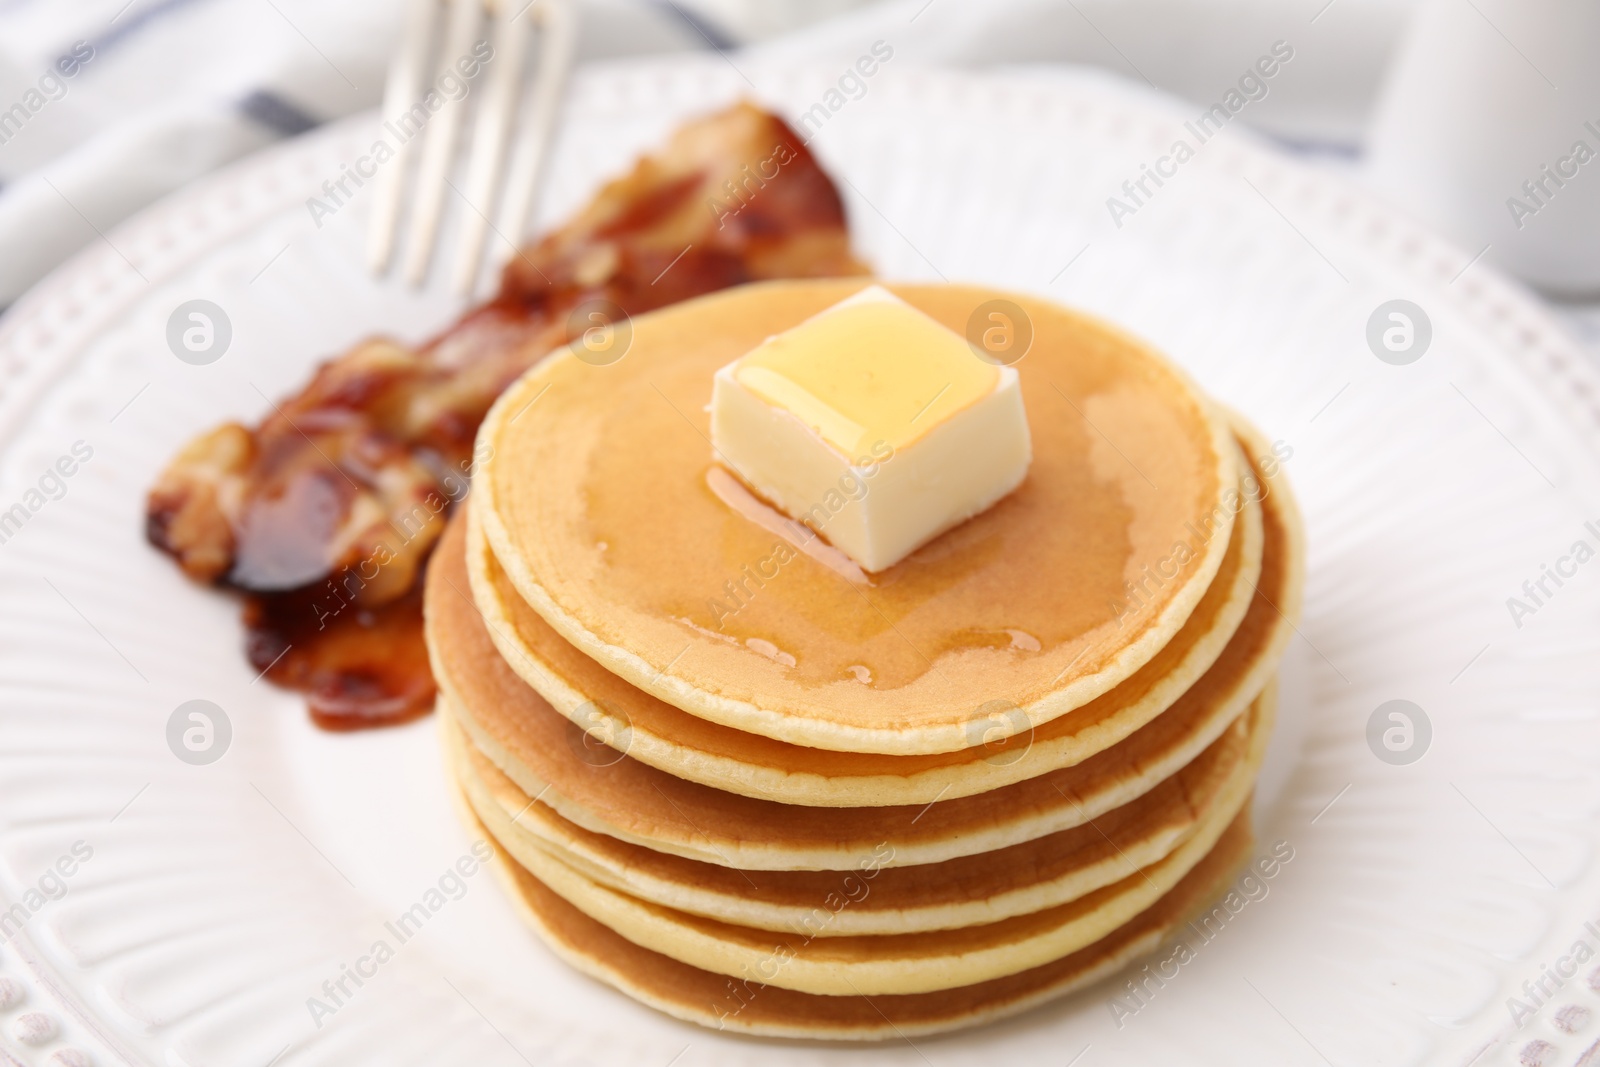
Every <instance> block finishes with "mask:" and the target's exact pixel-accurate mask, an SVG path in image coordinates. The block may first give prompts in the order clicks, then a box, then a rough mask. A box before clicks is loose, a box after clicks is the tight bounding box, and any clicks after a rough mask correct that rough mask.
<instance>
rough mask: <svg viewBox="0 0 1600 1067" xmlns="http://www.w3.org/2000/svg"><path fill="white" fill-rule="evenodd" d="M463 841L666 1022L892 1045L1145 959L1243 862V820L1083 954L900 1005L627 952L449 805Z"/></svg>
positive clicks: (550, 933) (555, 944)
mask: <svg viewBox="0 0 1600 1067" xmlns="http://www.w3.org/2000/svg"><path fill="white" fill-rule="evenodd" d="M458 808H459V809H460V810H461V813H462V818H463V820H464V821H465V822H466V824H467V828H468V831H469V832H470V833H473V834H475V835H478V836H481V837H483V838H485V839H487V840H488V841H489V842H490V844H491V846H492V847H494V848H495V850H496V858H497V862H496V863H495V865H494V868H495V871H496V873H497V874H498V875H499V876H500V879H501V882H502V884H503V885H504V886H505V887H506V890H507V893H508V895H509V896H510V897H511V899H512V901H513V902H514V903H515V904H516V905H517V907H518V910H519V911H520V912H521V914H522V916H523V919H524V920H525V921H526V922H527V923H528V925H529V926H530V927H532V928H533V930H534V931H535V932H536V933H537V934H538V935H539V936H540V938H541V939H543V941H544V942H545V944H546V945H547V946H548V947H549V948H550V950H551V951H552V952H554V953H555V954H556V955H557V956H558V957H560V958H561V959H563V960H565V961H566V962H567V963H568V964H569V965H571V966H572V967H573V968H574V969H576V970H578V971H581V972H582V973H584V974H587V975H589V976H590V977H592V978H594V979H596V980H598V981H600V982H603V983H605V984H606V985H609V986H611V987H612V988H614V989H617V990H619V991H621V992H623V993H625V994H627V995H628V996H630V997H632V998H633V999H635V1000H637V1001H639V1002H641V1003H643V1004H646V1005H649V1006H650V1007H652V1008H655V1009H656V1010H657V1011H660V1012H662V1013H664V1014H666V1015H670V1016H673V1017H675V1018H678V1019H682V1020H684V1021H686V1022H692V1023H698V1024H699V1025H701V1026H706V1027H709V1028H711V1029H715V1030H722V1031H726V1032H730V1033H742V1034H748V1035H752V1036H762V1037H778V1038H809V1039H813V1040H841V1041H879V1040H886V1039H894V1040H903V1039H907V1038H912V1037H921V1036H923V1035H926V1034H935V1033H941V1032H944V1031H949V1030H955V1029H961V1028H966V1027H971V1026H978V1025H981V1024H984V1023H988V1022H993V1021H996V1020H998V1019H1002V1018H1005V1017H1007V1016H1010V1015H1016V1014H1018V1013H1020V1012H1023V1011H1026V1010H1027V1009H1029V1008H1031V1007H1034V1006H1036V1005H1038V1004H1041V1003H1043V1002H1045V1001H1047V1000H1050V999H1052V998H1055V997H1060V996H1065V995H1067V994H1068V993H1071V992H1073V991H1075V990H1079V989H1082V988H1085V987H1086V986H1089V985H1092V984H1094V983H1095V982H1098V981H1100V980H1102V979H1104V978H1106V977H1108V976H1110V975H1112V974H1115V973H1117V972H1118V971H1120V970H1121V969H1122V968H1123V967H1125V966H1127V965H1128V964H1129V963H1130V962H1132V961H1133V960H1136V959H1138V958H1139V957H1141V956H1144V955H1147V954H1149V953H1151V952H1153V951H1155V949H1156V948H1157V947H1158V946H1159V945H1160V944H1161V942H1162V941H1163V939H1165V938H1166V937H1168V936H1170V935H1171V934H1172V932H1173V931H1175V930H1177V929H1179V928H1180V927H1182V926H1183V924H1184V923H1186V922H1188V921H1189V920H1190V919H1191V917H1193V916H1197V915H1198V914H1200V913H1201V912H1202V911H1203V910H1204V909H1205V907H1206V906H1207V905H1208V904H1209V902H1210V901H1211V900H1212V899H1213V898H1215V897H1216V896H1218V895H1220V894H1221V893H1222V891H1223V890H1224V888H1225V887H1226V886H1227V885H1228V883H1229V882H1230V881H1231V880H1232V878H1233V875H1234V872H1235V871H1237V870H1238V868H1239V866H1240V865H1241V864H1243V863H1244V861H1245V859H1246V858H1247V856H1248V854H1249V849H1250V830H1249V823H1248V819H1247V818H1246V817H1245V815H1244V814H1242V813H1241V814H1240V816H1239V817H1238V818H1237V819H1235V821H1234V823H1233V825H1232V826H1230V827H1229V828H1228V831H1227V832H1226V833H1225V834H1224V835H1223V836H1222V839H1221V840H1220V841H1218V842H1217V845H1216V847H1215V848H1213V849H1212V850H1211V852H1210V854H1209V855H1207V856H1206V857H1205V859H1203V860H1201V862H1200V863H1198V864H1196V865H1195V867H1194V869H1193V870H1191V871H1190V872H1189V873H1188V875H1186V876H1185V877H1184V878H1183V880H1182V881H1180V882H1179V883H1178V884H1177V885H1176V886H1174V887H1173V888H1172V889H1171V890H1169V891H1168V892H1167V894H1166V895H1165V896H1163V897H1162V898H1161V899H1160V900H1159V901H1157V902H1156V903H1155V904H1153V905H1152V906H1150V907H1149V908H1146V909H1145V910H1144V911H1143V912H1141V913H1140V914H1139V915H1138V916H1137V917H1135V918H1134V919H1132V920H1130V921H1129V922H1127V923H1125V924H1124V925H1122V926H1121V927H1119V928H1117V929H1116V930H1114V931H1112V932H1111V933H1110V934H1108V935H1107V936H1106V937H1104V938H1102V939H1101V940H1099V941H1097V942H1095V943H1094V944H1092V945H1090V946H1088V947H1087V948H1083V949H1080V950H1078V951H1077V952H1074V953H1072V954H1071V955H1068V956H1065V957H1062V958H1061V959H1058V960H1054V961H1052V962H1050V963H1047V964H1044V965H1043V966H1040V967H1035V968H1033V969H1032V970H1028V971H1023V972H1020V973H1018V974H1013V975H1008V976H1007V977H1005V978H997V979H993V980H991V981H988V982H982V983H979V984H977V985H971V986H965V987H962V988H959V989H948V990H941V991H939V992H936V993H920V994H911V995H906V996H880V997H867V996H859V995H852V996H843V997H830V996H815V995H812V994H809V993H797V992H794V991H793V990H788V989H781V988H778V987H776V986H766V985H760V984H758V983H754V982H745V981H742V980H740V981H735V980H733V979H730V978H728V977H727V976H725V975H721V974H715V973H713V972H710V971H705V970H701V969H699V968H696V967H691V966H689V965H688V964H684V963H680V962H678V961H677V960H675V959H672V958H671V957H668V956H663V955H662V954H660V953H659V952H653V951H651V950H649V949H647V948H642V947H640V946H639V945H635V944H634V943H632V942H631V941H629V940H627V939H626V938H624V937H623V936H622V935H620V934H618V933H616V932H615V931H613V930H610V929H608V928H607V927H605V926H603V925H601V924H600V923H598V922H596V921H594V920H593V919H591V918H589V917H588V916H587V915H585V914H584V913H583V912H581V911H579V910H578V909H577V908H575V907H573V906H572V905H571V904H568V903H567V902H566V901H565V900H563V899H562V898H561V897H560V896H559V895H558V894H556V893H555V892H553V891H551V890H550V889H549V888H548V887H547V886H545V885H544V884H543V883H541V882H540V881H539V880H538V879H537V878H535V877H534V876H533V875H531V874H529V873H528V872H527V871H526V870H525V869H523V868H522V867H521V866H520V865H518V864H517V863H516V862H515V861H514V860H512V859H511V858H510V857H509V856H508V855H507V854H506V852H505V851H504V850H503V849H500V848H499V847H498V846H497V845H494V838H493V836H492V835H490V834H489V833H488V832H487V831H486V830H485V829H484V828H483V825H482V823H480V822H478V821H477V819H476V817H475V816H473V814H472V812H471V810H470V808H468V807H467V805H466V803H465V801H462V802H461V803H460V804H458Z"/></svg>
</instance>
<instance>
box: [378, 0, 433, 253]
mask: <svg viewBox="0 0 1600 1067" xmlns="http://www.w3.org/2000/svg"><path fill="white" fill-rule="evenodd" d="M439 3H440V0H411V3H410V5H409V9H408V10H407V12H406V21H405V36H404V38H403V39H402V41H401V43H400V50H399V51H398V52H396V53H395V57H394V61H393V62H392V63H390V64H389V77H388V82H387V84H386V85H385V86H384V90H383V121H384V124H385V126H391V125H393V124H394V123H396V122H398V121H399V120H400V117H401V116H402V115H404V114H405V113H406V112H407V111H408V110H409V109H410V107H411V105H412V104H413V103H414V102H415V101H416V100H417V98H418V97H419V96H420V95H421V90H422V84H423V71H425V70H426V69H427V67H428V62H429V60H430V59H431V58H432V57H431V55H430V52H431V51H432V49H431V47H430V46H431V45H432V44H433V32H434V31H433V27H434V22H435V21H436V16H437V15H438V13H439ZM409 147H410V142H409V141H402V142H400V144H399V145H397V146H396V147H395V155H394V158H393V159H391V160H390V161H389V164H388V165H387V166H386V167H384V168H383V169H382V170H380V171H379V172H378V176H377V182H376V184H377V188H375V189H374V190H373V191H372V214H371V215H370V216H368V218H367V268H368V269H369V270H371V271H372V272H373V273H374V274H382V273H383V272H384V271H386V270H388V269H389V259H390V257H391V256H392V255H393V254H394V238H395V227H396V226H397V225H398V223H399V220H400V197H401V194H402V193H403V192H404V191H405V176H406V161H407V156H408V153H407V149H408V148H409Z"/></svg>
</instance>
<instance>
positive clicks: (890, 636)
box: [470, 280, 1238, 755]
mask: <svg viewBox="0 0 1600 1067" xmlns="http://www.w3.org/2000/svg"><path fill="white" fill-rule="evenodd" d="M861 285H862V283H861V282H860V281H859V280H837V281H833V280H829V281H804V282H775V283H769V284H763V285H756V286H746V287H742V288H739V289H734V290H729V291H727V292H725V293H721V294H717V295H714V296H710V297H705V298H702V299H698V300H693V301H689V302H687V303H684V304H680V305H676V306H674V307H672V308H669V309H666V310H663V311H658V312H654V313H652V314H650V315H646V316H641V317H640V318H638V319H635V320H633V321H632V323H631V330H632V341H631V347H629V348H628V350H627V354H626V356H625V357H624V358H622V359H621V360H619V361H618V362H615V363H613V364H610V365H608V366H595V365H592V364H590V363H587V362H584V361H582V360H580V359H578V358H577V357H576V356H575V355H574V354H573V353H572V352H571V351H570V350H564V351H561V352H558V353H556V354H555V355H553V356H552V357H550V358H549V359H547V360H545V361H544V362H543V363H541V364H540V365H539V366H538V367H536V368H534V369H533V370H532V371H530V372H529V373H528V374H527V375H525V376H524V377H523V378H522V379H521V380H520V381H519V382H518V383H517V384H516V385H514V386H513V387H512V388H511V389H509V390H507V392H506V393H504V394H503V395H502V396H501V398H500V400H499V401H498V402H497V403H496V405H495V407H494V409H493V410H492V411H491V412H490V414H489V417H488V418H487V419H486V420H485V421H484V424H483V427H482V429H481V430H480V432H479V451H480V453H481V454H484V455H488V456H489V457H490V458H489V459H488V460H487V461H485V462H484V463H483V464H482V465H481V466H480V472H479V476H478V478H477V479H476V493H475V494H474V496H473V498H472V500H471V504H470V506H471V507H472V508H473V509H474V517H475V518H476V519H477V520H478V521H479V522H480V523H481V526H482V529H483V532H484V534H485V536H486V537H487V538H488V541H489V543H490V546H491V547H492V549H493V551H494V554H495V557H496V558H497V559H498V561H499V562H500V564H501V565H502V566H503V567H504V568H505V571H506V573H507V575H508V577H509V578H510V580H511V582H512V583H513V585H514V586H515V587H516V589H517V591H518V592H519V593H520V594H521V595H522V597H523V599H524V600H526V601H527V603H528V604H529V605H530V606H532V607H533V608H534V610H536V611H537V612H538V613H539V614H540V615H541V616H542V617H543V618H544V619H545V620H546V621H547V622H548V623H549V624H550V625H551V626H552V627H553V628H554V629H555V630H556V631H557V632H558V633H560V634H561V635H562V636H563V637H565V638H566V639H567V640H568V641H570V642H572V643H573V644H574V645H575V646H576V647H578V648H579V649H581V650H582V651H584V652H585V653H587V654H588V655H590V656H592V657H594V658H595V659H597V660H598V661H600V662H601V663H602V664H604V665H605V666H606V667H608V668H609V669H611V670H612V671H614V672H616V673H617V674H618V675H620V676H621V677H623V678H625V679H626V680H628V681H629V682H631V683H633V684H634V685H636V686H638V687H640V688H641V689H644V690H645V691H647V692H649V693H651V694H653V695H655V696H657V697H659V698H660V699H662V700H664V701H666V702H668V703H670V704H673V705H676V706H677V707H680V708H682V709H683V710H684V711H687V712H689V713H690V714H693V715H697V716H700V717H702V718H705V719H708V720H710V721H712V722H717V723H721V724H723V725H726V726H730V727H733V728H735V729H739V730H744V731H747V732H749V733H754V734H759V735H762V736H766V737H770V738H774V739H777V740H781V741H788V742H791V743H794V744H800V745H807V746H811V747H815V748H824V749H833V750H839V751H853V752H881V753H889V754H902V755H904V754H918V753H935V752H951V751H955V750H958V749H962V748H967V747H970V746H972V745H974V744H977V743H982V742H984V741H987V740H992V739H994V738H995V736H996V729H997V724H996V721H995V720H996V717H995V716H993V715H992V714H991V711H992V709H993V708H994V707H995V706H996V702H1003V704H1005V705H1008V706H1010V705H1014V706H1015V707H1017V708H1019V709H1020V710H1021V712H1022V714H1017V715H1010V716H1002V717H1000V718H1002V719H1004V720H1005V722H1003V723H1001V724H1000V725H999V729H1001V730H1002V731H1009V732H1016V731H1020V730H1026V729H1028V728H1029V727H1030V726H1036V725H1038V724H1041V723H1044V722H1047V721H1049V720H1051V719H1054V718H1056V717H1058V716H1060V715H1062V714H1065V713H1066V712H1069V711H1072V710H1073V709H1075V708H1077V707H1079V706H1081V705H1083V704H1084V703H1086V702H1088V701H1089V700H1092V699H1093V698H1095V697H1096V696H1098V695H1100V694H1101V693H1104V692H1105V691H1106V690H1108V689H1110V688H1111V687H1113V686H1114V685H1116V684H1117V683H1118V682H1120V681H1122V680H1123V679H1125V678H1127V677H1128V676H1129V675H1130V674H1132V673H1133V672H1134V671H1136V670H1137V669H1138V668H1139V667H1140V666H1142V665H1143V664H1144V663H1145V662H1147V661H1148V660H1149V659H1150V658H1151V657H1152V656H1154V655H1155V654H1156V652H1157V651H1159V650H1160V649H1161V648H1162V647H1163V646H1164V645H1165V644H1166V643H1167V641H1168V640H1170V638H1171V637H1172V636H1173V634H1175V633H1176V632H1177V631H1178V629H1179V628H1180V627H1182V625H1183V624H1184V622H1185V621H1186V620H1187V618H1188V616H1189V614H1190V612H1191V611H1192V610H1193V609H1194V607H1195V605H1196V604H1197V603H1198V602H1199V600H1200V598H1201V596H1202V595H1203V594H1204V593H1205V591H1206V589H1207V587H1208V586H1209V584H1210V582H1211V579H1212V577H1213V576H1214V575H1215V573H1216V571H1217V569H1218V567H1219V566H1220V565H1221V562H1222V558H1223V554H1224V551H1225V549H1226V547H1227V545H1228V543H1229V541H1230V534H1231V530H1232V523H1233V518H1234V514H1235V512H1236V511H1237V507H1235V506H1233V505H1234V504H1236V503H1237V502H1236V501H1230V500H1229V497H1230V495H1236V494H1237V493H1238V490H1237V488H1236V484H1235V483H1236V479H1237V469H1236V458H1235V456H1236V453H1235V451H1234V448H1233V445H1232V442H1231V440H1230V439H1229V436H1228V431H1227V428H1226V427H1225V425H1224V424H1223V422H1222V420H1221V419H1220V418H1218V417H1217V416H1216V415H1215V413H1214V412H1213V411H1212V410H1211V409H1210V408H1209V406H1208V405H1207V404H1206V402H1205V401H1204V400H1203V399H1202V398H1201V397H1200V396H1199V394H1198V393H1197V391H1196V390H1195V389H1194V388H1193V387H1192V385H1191V384H1190V383H1189V381H1188V380H1187V379H1186V378H1185V377H1184V376H1183V375H1182V373H1181V372H1179V371H1177V370H1176V369H1174V368H1173V367H1171V366H1170V365H1169V364H1168V363H1167V362H1166V361H1165V360H1163V359H1162V358H1161V357H1159V356H1158V355H1156V354H1154V353H1153V352H1151V351H1150V350H1149V349H1147V348H1145V347H1144V346H1142V345H1140V344H1138V343H1137V342H1135V341H1133V340H1131V339H1129V338H1127V337H1125V336H1123V335H1121V334H1120V333H1118V332H1116V331H1115V330H1113V329H1112V328H1110V327H1108V326H1106V325H1104V324H1101V323H1098V322H1096V321H1094V320H1091V319H1089V318H1086V317H1084V316H1082V315H1078V314H1076V313H1073V312H1070V311H1067V310H1066V309H1064V308H1060V307H1057V306H1055V305H1053V304H1050V303H1048V302H1046V301H1042V300H1038V299H1036V298H1031V297H1025V296H1021V295H1014V294H1002V293H997V292H995V291H991V290H986V289H978V288H972V287H963V286H893V287H892V288H893V289H894V291H895V292H896V293H897V294H898V295H899V296H901V297H902V298H903V299H905V300H907V301H908V302H910V303H911V304H913V305H914V306H916V307H918V308H920V309H921V310H923V311H924V312H926V313H928V314H929V315H932V316H933V317H934V318H936V319H938V320H939V321H941V322H943V323H945V324H946V325H948V326H950V327H951V328H952V329H955V330H956V331H957V332H959V333H965V332H966V324H967V320H968V319H969V318H970V317H971V316H972V315H973V314H974V312H975V311H977V310H978V308H979V305H981V304H982V303H984V302H985V301H988V300H992V299H1007V300H1011V301H1013V302H1014V303H1015V304H1016V305H1018V306H1019V307H1021V308H1022V309H1023V311H1024V313H1025V315H1026V316H1027V318H1028V319H1029V320H1030V321H1031V325H1032V328H1033V342H1032V346H1031V348H1030V349H1029V351H1028V353H1027V355H1026V357H1025V358H1024V359H1023V360H1022V361H1021V362H1020V363H1018V364H1017V369H1018V371H1019V373H1020V376H1021V382H1022V389H1023V397H1024V403H1025V405H1026V407H1027V410H1028V417H1029V423H1030V428H1031V431H1032V434H1033V447H1034V459H1033V465H1032V467H1031V468H1030V470H1029V473H1028V477H1027V479H1026V480H1025V481H1024V482H1023V484H1022V486H1021V487H1020V488H1019V489H1018V490H1017V491H1016V492H1014V493H1012V494H1011V495H1010V496H1008V497H1006V498H1005V499H1004V500H1002V501H1001V502H1000V503H999V504H997V505H996V506H995V507H993V508H991V509H990V510H989V511H987V512H985V513H983V514H982V515H979V516H977V517H976V518H974V519H972V520H971V521H969V522H967V523H964V524H962V525H961V526H959V527H957V528H956V529H954V530H952V531H950V532H949V533H946V534H944V535H943V536H941V537H939V538H937V539H935V540H934V541H933V542H931V543H929V544H928V545H925V546H924V547H923V548H921V549H919V550H918V551H917V552H915V553H913V554H912V555H911V556H909V557H908V558H907V559H905V560H903V561H902V562H900V563H899V564H896V565H895V566H894V567H892V568H890V569H888V570H886V571H884V572H881V573H879V574H877V575H873V576H871V577H870V579H865V580H862V579H861V578H859V577H858V578H857V579H850V578H847V577H844V576H843V575H842V574H841V573H839V572H838V571H836V570H834V569H832V568H830V567H828V566H826V565H824V564H823V563H821V562H818V561H817V560H816V559H815V558H813V557H812V556H810V555H805V554H799V555H796V556H795V557H794V558H792V559H790V560H789V562H787V563H786V564H784V565H783V567H782V569H781V571H779V572H778V574H777V576H776V577H773V578H768V579H767V580H765V581H763V582H762V583H761V584H760V586H759V587H756V588H755V592H754V595H753V596H752V597H751V598H750V599H749V601H748V603H747V604H746V605H745V606H744V607H742V608H741V609H740V610H739V611H737V612H736V613H733V614H731V615H728V614H722V613H720V612H718V611H717V609H716V608H715V607H713V605H712V601H714V600H715V599H717V598H720V597H724V596H725V595H726V594H725V592H724V590H725V588H726V587H727V585H728V583H730V582H733V581H735V580H741V581H743V580H745V576H746V575H747V574H748V573H751V571H749V570H747V568H754V567H755V566H756V565H757V564H758V563H759V562H761V561H764V560H767V559H768V558H769V557H770V556H771V555H772V552H773V548H774V542H775V541H776V538H775V536H774V535H773V534H771V533H770V532H769V531H768V530H766V529H764V528H763V527H762V525H760V524H758V523H756V522H752V521H750V519H749V518H747V517H745V516H744V515H742V514H740V513H738V512H736V511H735V510H734V509H732V508H730V507H729V506H728V505H727V504H725V503H723V501H722V500H721V499H719V497H718V496H717V495H716V494H715V493H714V492H713V489H712V487H711V486H710V485H708V482H707V475H708V473H710V472H712V469H713V466H714V464H713V460H712V456H711V450H710V446H709V443H708V438H707V436H706V434H707V419H706V416H705V412H704V408H705V406H706V404H707V403H708V401H709V399H710V392H711V381H712V374H713V373H714V372H715V370H716V369H717V368H718V367H720V366H722V365H723V364H724V363H727V362H728V361H730V360H732V359H735V358H737V357H738V356H739V355H741V354H742V353H744V352H745V351H747V350H749V349H750V348H752V347H754V346H755V345H756V344H757V343H759V342H760V341H761V340H762V339H764V338H765V337H767V336H769V335H771V334H773V333H777V332H779V331H781V330H783V329H786V328H787V327H789V326H792V325H794V324H795V323H797V322H799V321H801V320H803V319H804V318H806V317H807V316H809V315H812V314H815V313H816V312H818V311H820V310H822V309H823V308H825V307H828V306H829V305H831V304H834V303H837V302H838V301H839V300H841V299H843V298H844V297H846V296H848V295H850V294H851V293H853V292H855V291H856V290H857V289H859V288H860V287H861ZM974 358H977V357H974ZM888 462H893V460H892V459H891V460H889V461H888ZM1133 587H1138V589H1139V593H1138V597H1139V600H1140V601H1141V603H1140V604H1138V605H1137V607H1136V608H1131V607H1130V604H1129V600H1128V596H1129V590H1130V589H1131V588H1133ZM747 588H748V586H747ZM719 614H720V615H721V617H722V620H723V621H722V624H721V627H720V628H718V624H717V619H718V617H719Z"/></svg>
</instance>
